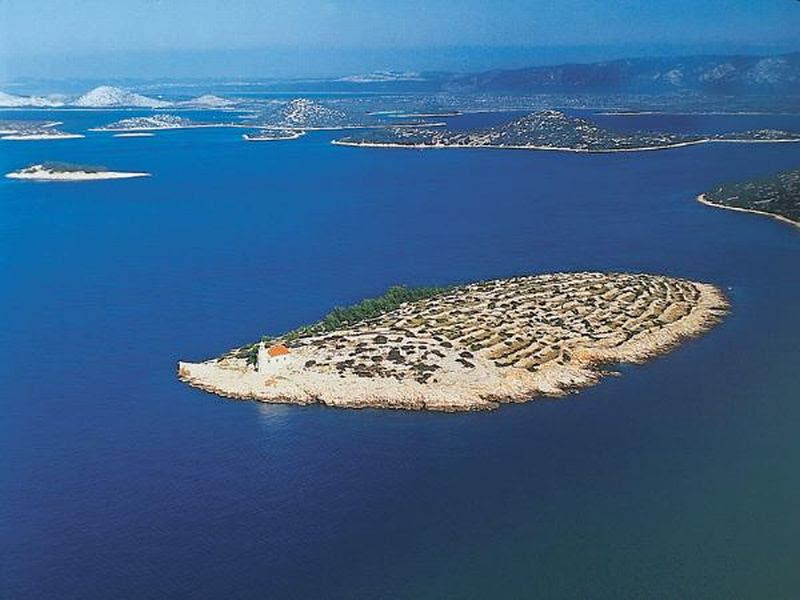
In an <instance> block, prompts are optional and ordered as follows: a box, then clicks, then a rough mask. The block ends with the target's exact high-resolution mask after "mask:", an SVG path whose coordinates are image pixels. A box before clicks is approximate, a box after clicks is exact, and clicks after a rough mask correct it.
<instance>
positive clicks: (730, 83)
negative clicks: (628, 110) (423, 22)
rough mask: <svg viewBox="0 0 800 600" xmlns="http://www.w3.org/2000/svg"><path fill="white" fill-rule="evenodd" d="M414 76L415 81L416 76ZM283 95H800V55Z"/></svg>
mask: <svg viewBox="0 0 800 600" xmlns="http://www.w3.org/2000/svg"><path fill="white" fill-rule="evenodd" d="M412 75H413V76H412ZM276 87H280V88H282V89H288V90H291V89H298V90H299V89H310V88H311V87H314V88H319V89H320V90H324V91H354V90H364V91H367V90H369V91H385V92H390V91H425V92H451V93H509V94H542V93H629V94H656V93H667V92H684V91H691V92H701V93H711V94H762V93H775V92H779V93H800V52H794V53H791V54H781V55H775V56H688V57H678V58H630V59H622V60H612V61H606V62H597V63H588V64H564V65H556V66H541V67H526V68H523V69H495V70H492V71H484V72H480V73H466V74H463V73H444V72H428V73H414V74H408V73H403V74H392V73H377V74H366V75H351V76H349V77H340V78H337V79H335V80H316V81H314V82H311V81H308V80H304V81H300V80H298V81H294V82H281V83H280V84H276Z"/></svg>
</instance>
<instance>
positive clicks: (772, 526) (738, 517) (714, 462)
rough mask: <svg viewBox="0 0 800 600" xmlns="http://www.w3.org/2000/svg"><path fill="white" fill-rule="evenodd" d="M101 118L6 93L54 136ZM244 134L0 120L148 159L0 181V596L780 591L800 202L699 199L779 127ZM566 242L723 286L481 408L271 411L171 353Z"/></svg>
mask: <svg viewBox="0 0 800 600" xmlns="http://www.w3.org/2000/svg"><path fill="white" fill-rule="evenodd" d="M588 114H590V113H587V115H588ZM124 116H131V112H130V111H125V112H109V111H53V112H46V111H41V110H39V111H28V112H26V111H5V112H0V118H10V119H20V118H25V117H29V118H50V117H53V118H55V119H57V120H61V121H64V125H63V126H62V127H61V128H62V129H64V130H67V131H82V130H84V129H86V128H87V127H91V126H95V125H102V124H105V123H108V122H111V121H114V120H117V119H119V118H122V117H124ZM471 119H472V120H473V121H470V120H471ZM493 119H494V120H497V119H498V117H497V115H474V116H470V115H465V116H460V117H455V118H453V119H451V120H450V121H451V123H452V125H453V126H454V127H460V128H469V127H470V126H473V125H478V124H487V123H491V122H494V121H493ZM597 119H598V120H601V121H602V123H603V124H604V125H613V126H616V127H619V128H628V129H631V128H632V129H665V130H667V131H681V132H683V131H729V130H746V129H752V128H757V127H767V126H776V127H778V126H779V127H783V128H789V129H792V130H794V131H800V117H797V116H795V117H791V116H777V117H769V116H736V117H731V116H669V115H647V116H598V117H597ZM500 120H502V119H500ZM241 134H242V130H237V129H219V130H216V129H195V130H187V131H171V132H158V133H157V134H156V136H155V137H152V138H127V139H126V138H113V137H111V136H110V134H107V133H88V134H87V137H86V138H85V139H82V140H69V141H67V140H64V141H42V142H3V141H0V172H2V173H6V172H8V171H11V170H14V169H17V168H20V167H23V166H26V165H28V164H30V163H37V162H42V161H45V160H57V161H68V162H79V163H89V164H103V165H106V166H108V167H110V168H113V169H120V170H132V171H149V172H151V173H152V174H153V176H152V177H151V178H147V179H139V180H136V179H133V180H123V181H105V182H102V181H101V182H89V183H31V182H21V181H12V180H7V179H2V181H0V314H1V315H2V327H0V382H2V388H1V391H2V394H0V402H1V403H2V418H0V597H2V598H4V599H6V598H7V599H9V600H17V599H25V600H33V599H58V600H67V599H81V600H87V599H102V600H107V599H111V598H114V599H123V598H124V599H127V598H132V599H137V600H140V599H161V598H170V599H187V600H190V599H191V600H198V599H220V598H230V599H247V600H249V599H263V598H271V599H295V598H298V599H315V600H316V599H376V598H401V599H406V598H407V599H415V600H423V599H437V600H441V599H469V598H491V599H497V598H515V599H516V598H546V599H562V598H563V599H576V598H585V599H608V600H612V599H613V600H619V599H624V598H631V599H642V598H647V599H681V600H683V599H687V598H691V599H694V600H698V599H719V600H723V599H724V600H731V599H739V598H741V599H770V600H776V599H787V600H789V599H796V598H798V597H800V569H798V565H800V510H798V507H800V369H798V364H800V304H799V303H798V301H799V300H800V277H798V275H799V274H800V270H799V269H798V265H800V230H798V229H796V228H793V227H791V226H789V225H786V224H782V223H779V222H777V221H775V220H772V219H769V218H764V217H759V216H755V215H748V214H740V213H733V212H730V211H724V210H716V209H713V208H709V207H706V206H703V205H701V204H699V203H697V202H695V200H694V199H695V196H696V195H697V194H698V193H700V192H702V191H704V190H705V189H707V188H709V187H711V186H713V185H714V184H716V183H718V182H722V181H727V180H736V179H742V178H748V177H751V176H758V175H762V174H768V173H771V172H773V171H777V170H780V169H784V168H790V167H797V166H798V165H800V144H752V145H750V144H730V145H726V144H709V145H701V146H693V147H687V148H680V149H675V150H669V151H663V152H643V153H623V154H608V155H575V154H566V153H551V152H535V151H514V150H511V151H499V150H427V151H418V150H393V149H364V148H343V147H336V146H332V145H331V144H330V143H329V141H330V140H331V139H332V138H333V137H335V136H336V134H335V133H326V132H315V133H310V134H308V135H306V136H305V137H303V138H300V139H298V140H295V141H290V142H262V143H245V142H243V141H242V139H241ZM573 270H619V271H636V272H640V271H641V272H651V273H665V274H669V275H673V276H680V277H686V278H690V279H695V280H700V281H707V282H711V283H714V284H716V285H718V286H721V287H722V288H723V289H725V290H726V292H727V294H728V295H729V297H730V300H731V303H732V311H731V313H730V315H729V316H728V317H727V318H726V319H725V321H724V322H723V323H722V324H721V325H720V326H718V327H716V328H715V329H713V330H712V331H711V332H709V333H708V334H706V335H704V336H702V337H700V338H697V339H693V340H690V341H688V342H686V343H685V344H684V345H682V346H681V347H680V348H679V349H677V350H676V351H674V352H672V353H670V354H668V355H666V356H663V357H661V358H658V359H655V360H652V361H650V362H648V363H647V364H645V365H641V366H622V367H621V368H620V369H619V371H620V376H619V377H610V378H607V379H605V380H604V381H603V382H602V383H601V384H600V385H598V386H596V387H593V388H590V389H587V390H585V391H582V392H581V393H579V394H576V395H571V396H568V397H566V398H562V399H557V400H539V401H535V402H531V403H527V404H520V405H512V406H503V407H501V408H500V409H499V410H497V411H494V412H489V413H470V414H456V415H449V414H432V413H423V412H396V411H387V410H340V409H329V408H325V407H321V406H308V407H296V406H274V405H264V404H259V403H255V402H239V401H230V400H224V399H221V398H217V397H215V396H211V395H208V394H205V393H203V392H200V391H198V390H195V389H191V388H189V387H187V386H185V385H183V384H181V383H179V382H178V380H177V379H176V377H175V369H176V362H177V361H178V360H179V359H187V360H200V359H204V358H208V357H212V356H215V355H218V354H220V353H222V352H223V351H225V350H227V349H229V348H232V347H234V346H237V345H240V344H243V343H245V342H250V341H254V340H256V339H258V338H259V337H260V336H261V335H262V334H266V333H273V334H274V333H280V332H281V331H284V330H287V329H289V328H292V327H295V326H297V325H300V324H303V323H307V322H311V321H314V320H316V319H318V318H319V317H321V316H322V315H323V314H324V313H325V312H327V311H328V310H329V309H330V308H332V307H333V306H336V305H345V304H349V303H353V302H356V301H358V300H360V299H361V298H363V297H365V296H374V295H377V294H380V293H381V292H382V291H384V290H385V289H386V288H387V287H388V286H390V285H393V284H397V283H404V284H409V285H430V284H449V283H458V282H467V281H472V280H476V279H483V278H495V277H508V276H512V275H520V274H529V273H543V272H551V271H573Z"/></svg>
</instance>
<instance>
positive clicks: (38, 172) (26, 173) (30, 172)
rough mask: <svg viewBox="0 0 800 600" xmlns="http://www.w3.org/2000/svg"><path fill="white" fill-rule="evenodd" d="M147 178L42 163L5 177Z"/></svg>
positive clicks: (34, 179) (94, 167)
mask: <svg viewBox="0 0 800 600" xmlns="http://www.w3.org/2000/svg"><path fill="white" fill-rule="evenodd" d="M149 176H150V173H139V172H129V171H111V170H109V169H108V168H107V167H102V166H95V165H73V164H69V163H43V164H37V165H31V166H29V167H25V168H24V169H19V170H17V171H12V172H11V173H6V177H8V178H9V179H30V180H33V181H96V180H98V179H129V178H131V177H149Z"/></svg>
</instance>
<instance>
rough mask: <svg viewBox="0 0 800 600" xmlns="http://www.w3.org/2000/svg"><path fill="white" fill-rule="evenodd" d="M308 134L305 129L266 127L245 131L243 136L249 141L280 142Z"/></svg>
mask: <svg viewBox="0 0 800 600" xmlns="http://www.w3.org/2000/svg"><path fill="white" fill-rule="evenodd" d="M305 134H306V132H305V131H303V130H294V129H264V130H262V131H259V132H257V133H245V134H244V135H242V138H243V139H244V140H246V141H248V142H280V141H284V140H296V139H297V138H300V137H303V136H304V135H305Z"/></svg>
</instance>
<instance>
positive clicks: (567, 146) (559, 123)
mask: <svg viewBox="0 0 800 600" xmlns="http://www.w3.org/2000/svg"><path fill="white" fill-rule="evenodd" d="M708 142H739V143H743V142H800V134H798V133H791V132H785V131H776V130H758V131H747V132H742V133H726V134H722V135H679V134H673V133H658V132H633V133H622V132H616V131H612V130H610V129H606V128H603V127H600V126H598V125H596V124H594V123H592V122H591V121H589V120H587V119H582V118H579V117H570V116H569V115H567V114H565V113H563V112H561V111H557V110H542V111H537V112H533V113H530V114H528V115H525V116H523V117H520V118H518V119H515V120H513V121H510V122H508V123H505V124H503V125H499V126H497V127H492V128H489V129H482V130H478V131H472V132H470V131H467V132H454V131H449V130H446V129H445V130H442V129H427V128H408V127H389V128H385V129H382V130H377V131H370V132H366V133H361V134H359V135H357V136H355V135H354V136H349V137H344V138H340V139H337V140H333V142H332V143H333V144H337V145H340V146H363V147H378V148H509V149H524V150H556V151H562V152H640V151H644V150H664V149H668V148H678V147H682V146H691V145H694V144H703V143H708Z"/></svg>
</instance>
